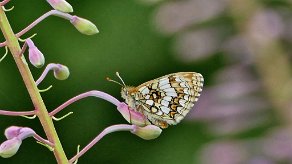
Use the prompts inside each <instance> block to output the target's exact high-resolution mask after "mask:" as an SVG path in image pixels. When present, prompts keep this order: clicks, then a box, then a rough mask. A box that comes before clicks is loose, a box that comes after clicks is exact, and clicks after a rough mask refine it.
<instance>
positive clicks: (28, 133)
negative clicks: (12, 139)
mask: <svg viewBox="0 0 292 164" xmlns="http://www.w3.org/2000/svg"><path fill="white" fill-rule="evenodd" d="M34 135H35V132H34V130H32V129H31V128H25V127H23V128H21V129H20V131H19V135H18V137H17V138H19V139H21V140H24V139H26V138H27V137H32V136H34Z"/></svg>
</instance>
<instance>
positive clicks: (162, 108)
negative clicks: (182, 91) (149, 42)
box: [160, 106, 170, 114]
mask: <svg viewBox="0 0 292 164" xmlns="http://www.w3.org/2000/svg"><path fill="white" fill-rule="evenodd" d="M160 109H161V110H162V112H163V113H165V114H168V113H169V112H170V109H169V108H167V107H165V106H161V107H160Z"/></svg>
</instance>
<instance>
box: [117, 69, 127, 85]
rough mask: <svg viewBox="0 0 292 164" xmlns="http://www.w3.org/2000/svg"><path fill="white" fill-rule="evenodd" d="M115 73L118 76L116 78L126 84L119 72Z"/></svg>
mask: <svg viewBox="0 0 292 164" xmlns="http://www.w3.org/2000/svg"><path fill="white" fill-rule="evenodd" d="M116 75H117V76H118V78H119V79H120V80H121V82H122V83H123V84H124V85H123V86H126V84H125V82H124V80H123V79H122V78H121V76H120V74H119V72H116Z"/></svg>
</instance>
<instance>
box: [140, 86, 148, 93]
mask: <svg viewBox="0 0 292 164" xmlns="http://www.w3.org/2000/svg"><path fill="white" fill-rule="evenodd" d="M139 91H140V89H139ZM140 92H141V93H142V94H143V95H146V94H148V93H149V89H148V87H143V90H142V91H140Z"/></svg>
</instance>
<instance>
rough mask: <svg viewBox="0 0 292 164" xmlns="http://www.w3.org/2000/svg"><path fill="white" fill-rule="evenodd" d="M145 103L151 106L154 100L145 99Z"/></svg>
mask: <svg viewBox="0 0 292 164" xmlns="http://www.w3.org/2000/svg"><path fill="white" fill-rule="evenodd" d="M146 104H148V105H150V106H152V105H153V104H154V101H153V100H146Z"/></svg>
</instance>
